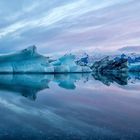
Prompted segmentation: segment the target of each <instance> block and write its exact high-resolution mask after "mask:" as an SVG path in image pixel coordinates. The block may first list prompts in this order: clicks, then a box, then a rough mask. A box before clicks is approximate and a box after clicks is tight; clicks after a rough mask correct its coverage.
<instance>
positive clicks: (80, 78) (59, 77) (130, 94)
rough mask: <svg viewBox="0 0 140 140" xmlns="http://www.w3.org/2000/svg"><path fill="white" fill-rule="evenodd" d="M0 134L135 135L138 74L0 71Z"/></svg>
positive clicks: (46, 139) (66, 139)
mask: <svg viewBox="0 0 140 140" xmlns="http://www.w3.org/2000/svg"><path fill="white" fill-rule="evenodd" d="M0 139H13V140H16V139H20V140H22V139H25V140H28V139H34V140H38V139H39V140H139V139H140V74H139V73H129V74H128V75H125V76H121V77H120V76H119V77H113V76H109V75H108V76H103V75H98V74H55V75H53V74H48V75H47V74H46V75H45V74H36V75H34V74H1V75H0Z"/></svg>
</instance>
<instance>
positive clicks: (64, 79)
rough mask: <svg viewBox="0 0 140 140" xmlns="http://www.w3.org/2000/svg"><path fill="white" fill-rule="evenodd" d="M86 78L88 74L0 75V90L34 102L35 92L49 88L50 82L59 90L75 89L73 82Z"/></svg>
mask: <svg viewBox="0 0 140 140" xmlns="http://www.w3.org/2000/svg"><path fill="white" fill-rule="evenodd" d="M88 76H90V74H55V75H54V74H1V75H0V90H6V91H11V92H17V93H20V94H22V95H23V96H25V97H28V98H31V99H33V100H35V99H36V94H37V92H39V91H41V90H43V89H46V88H49V83H50V82H51V81H53V82H55V83H57V84H58V86H59V87H61V88H65V89H75V88H76V86H75V82H76V81H77V80H80V79H82V78H83V79H88V78H87V77H88Z"/></svg>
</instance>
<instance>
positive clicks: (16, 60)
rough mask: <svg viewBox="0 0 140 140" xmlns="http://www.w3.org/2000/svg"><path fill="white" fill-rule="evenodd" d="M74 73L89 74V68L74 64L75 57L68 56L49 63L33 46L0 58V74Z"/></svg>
mask: <svg viewBox="0 0 140 140" xmlns="http://www.w3.org/2000/svg"><path fill="white" fill-rule="evenodd" d="M69 72H70V73H75V72H80V73H81V72H91V69H90V67H88V66H80V65H77V64H76V63H75V56H74V55H71V54H68V55H64V56H62V57H61V58H59V59H57V60H55V61H53V62H51V61H50V58H49V57H45V56H43V55H41V54H39V53H38V52H37V49H36V47H35V46H31V47H28V48H26V49H24V50H21V51H19V52H16V53H12V54H7V55H1V56H0V73H69Z"/></svg>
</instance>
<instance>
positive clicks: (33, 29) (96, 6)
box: [0, 0, 140, 54]
mask: <svg viewBox="0 0 140 140" xmlns="http://www.w3.org/2000/svg"><path fill="white" fill-rule="evenodd" d="M0 9H1V10H0V53H9V52H14V51H17V50H21V49H24V48H26V47H28V46H31V45H36V46H37V48H38V51H39V52H41V53H44V54H56V53H66V52H71V51H79V50H88V51H90V50H94V49H101V50H117V49H119V48H122V47H125V46H135V45H140V0H41V1H40V0H12V1H11V0H0Z"/></svg>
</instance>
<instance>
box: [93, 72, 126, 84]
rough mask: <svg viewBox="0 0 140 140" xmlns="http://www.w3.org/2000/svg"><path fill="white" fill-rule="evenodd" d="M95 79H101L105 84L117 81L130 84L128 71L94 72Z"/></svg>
mask: <svg viewBox="0 0 140 140" xmlns="http://www.w3.org/2000/svg"><path fill="white" fill-rule="evenodd" d="M92 76H93V77H94V79H95V80H99V81H101V82H102V83H103V84H105V85H107V86H110V85H111V83H114V82H116V83H117V84H119V85H127V84H128V73H127V72H126V73H105V74H104V73H100V72H95V73H92Z"/></svg>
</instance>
